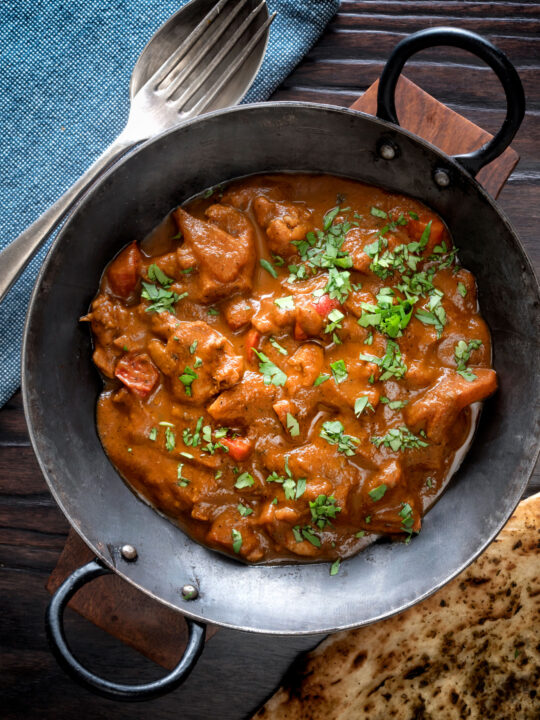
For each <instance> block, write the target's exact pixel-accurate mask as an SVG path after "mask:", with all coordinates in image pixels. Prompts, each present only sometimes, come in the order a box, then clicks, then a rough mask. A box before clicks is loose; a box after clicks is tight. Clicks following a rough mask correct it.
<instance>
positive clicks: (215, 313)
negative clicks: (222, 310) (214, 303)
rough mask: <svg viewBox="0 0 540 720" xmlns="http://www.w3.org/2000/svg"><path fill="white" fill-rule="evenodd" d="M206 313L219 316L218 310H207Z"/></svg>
mask: <svg viewBox="0 0 540 720" xmlns="http://www.w3.org/2000/svg"><path fill="white" fill-rule="evenodd" d="M206 312H207V313H208V314H209V315H219V310H217V309H216V308H208V310H207V311H206Z"/></svg>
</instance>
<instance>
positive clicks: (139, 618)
mask: <svg viewBox="0 0 540 720" xmlns="http://www.w3.org/2000/svg"><path fill="white" fill-rule="evenodd" d="M377 87H378V81H377V82H375V83H374V84H373V85H371V87H370V88H369V89H368V90H367V91H366V92H365V93H364V95H362V97H361V98H359V99H358V100H357V101H356V102H355V103H353V105H352V106H351V107H352V108H354V109H355V110H361V111H362V112H366V113H369V114H372V115H374V114H375V112H376V107H377ZM396 109H397V113H398V118H399V120H400V124H401V126H402V127H404V128H406V129H407V130H410V131H411V132H413V133H415V134H416V135H419V136H420V137H422V138H424V140H428V141H429V142H431V143H433V144H434V145H436V146H437V147H438V148H440V149H441V150H443V151H444V152H446V153H447V154H455V153H462V152H470V151H471V150H474V149H475V148H477V147H479V146H481V145H482V144H483V143H485V142H487V141H488V140H489V139H490V138H491V137H492V136H491V135H490V134H489V133H487V132H486V131H485V130H482V129H481V128H479V127H478V126H477V125H475V124H474V123H472V122H470V121H469V120H467V119H466V118H464V117H462V116H461V115H458V113H456V112H454V111H453V110H451V109H450V108H448V107H446V106H445V105H443V104H442V103H440V102H438V101H437V100H435V99H434V98H433V97H431V95H429V94H428V93H426V92H424V91H423V90H421V89H420V88H419V87H418V86H417V85H415V84H414V83H412V82H411V81H410V80H407V79H406V78H405V77H401V78H400V80H399V82H398V85H397V88H396ZM518 160H519V156H518V154H517V153H516V152H515V151H514V150H512V149H511V148H507V150H506V151H505V152H504V153H503V155H502V156H501V157H500V158H497V160H495V161H494V162H492V163H491V164H490V165H489V166H487V167H486V168H483V169H482V171H481V173H480V174H479V176H478V179H479V180H480V181H481V182H482V184H483V185H484V187H485V188H486V190H488V192H489V193H490V194H491V195H493V196H494V197H497V195H498V194H499V192H500V191H501V189H502V187H503V185H504V183H505V182H506V179H507V178H508V176H509V175H510V173H511V172H512V170H513V169H514V167H515V166H516V164H517V162H518ZM91 558H92V553H91V551H90V550H89V549H88V548H87V547H86V545H85V544H84V543H83V542H82V540H81V539H80V538H79V536H78V535H77V534H76V533H75V532H74V531H73V530H71V531H70V534H69V537H68V540H67V542H66V546H65V548H64V550H63V552H62V555H61V556H60V559H59V561H58V564H57V566H56V568H55V569H54V571H53V573H52V574H51V576H50V578H49V580H48V582H47V590H48V591H49V592H51V593H52V592H54V590H55V589H56V588H57V587H58V586H59V585H60V584H61V582H62V581H63V580H64V578H66V577H67V576H68V575H69V573H71V572H73V570H75V569H76V568H77V567H79V566H80V565H83V564H84V563H85V562H87V561H88V560H90V559H91ZM70 607H72V608H73V609H74V610H76V611H77V612H78V613H79V614H80V615H82V616H83V617H85V618H87V619H88V620H91V621H92V622H93V623H94V624H95V625H97V626H98V627H100V628H102V629H103V630H106V631H107V632H108V633H110V634H111V635H113V636H115V637H116V638H118V639H119V640H121V641H122V642H124V643H126V644H128V645H130V646H131V647H133V648H135V649H136V650H138V651H139V652H141V653H142V654H143V655H145V656H146V657H148V658H150V659H151V660H154V661H155V662H156V663H159V664H160V665H162V666H163V667H166V668H168V669H170V668H172V667H174V666H175V665H176V663H177V662H178V659H179V657H180V655H181V653H182V651H183V649H184V647H185V643H186V639H187V626H186V624H185V622H184V619H183V617H182V615H181V614H180V613H178V612H175V611H173V610H171V609H170V608H167V607H165V606H164V605H161V604H160V603H157V602H156V601H154V600H152V599H150V598H149V597H148V596H147V595H145V594H144V593H142V592H140V591H139V590H137V589H136V588H134V587H133V586H132V585H130V584H129V583H127V582H126V581H124V580H122V578H120V577H118V576H116V575H115V576H107V577H102V578H98V579H97V580H94V582H93V583H92V584H91V585H87V586H85V587H84V588H83V589H82V590H81V591H80V592H78V593H77V595H75V597H74V598H73V599H72V600H71V602H70ZM216 631H217V628H216V627H215V626H209V627H208V632H207V638H209V637H211V636H212V635H213V634H214V633H215V632H216Z"/></svg>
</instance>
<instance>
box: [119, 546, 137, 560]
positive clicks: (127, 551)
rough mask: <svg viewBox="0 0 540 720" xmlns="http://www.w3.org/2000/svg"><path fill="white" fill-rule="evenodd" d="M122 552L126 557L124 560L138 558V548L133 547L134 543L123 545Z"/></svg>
mask: <svg viewBox="0 0 540 720" xmlns="http://www.w3.org/2000/svg"><path fill="white" fill-rule="evenodd" d="M120 554H121V555H122V557H123V558H124V560H127V561H128V562H133V561H134V560H136V559H137V554H138V553H137V550H136V549H135V548H134V547H133V545H122V547H121V548H120Z"/></svg>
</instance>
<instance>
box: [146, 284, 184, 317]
mask: <svg viewBox="0 0 540 720" xmlns="http://www.w3.org/2000/svg"><path fill="white" fill-rule="evenodd" d="M186 296H187V292H186V293H182V295H178V293H175V292H173V291H172V290H166V289H165V288H163V287H158V286H157V285H151V284H150V283H147V282H143V290H142V292H141V297H142V298H144V299H145V300H149V301H150V305H149V306H148V307H147V308H146V312H155V313H162V312H171V313H173V314H176V313H175V309H174V307H173V306H174V304H175V303H177V302H178V301H179V300H181V299H182V298H184V297H186Z"/></svg>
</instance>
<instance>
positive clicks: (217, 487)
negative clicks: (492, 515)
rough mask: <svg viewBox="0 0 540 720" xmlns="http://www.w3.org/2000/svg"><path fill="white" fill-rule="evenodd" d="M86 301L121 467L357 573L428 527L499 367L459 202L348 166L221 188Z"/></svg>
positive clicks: (140, 242) (110, 440) (221, 526)
mask: <svg viewBox="0 0 540 720" xmlns="http://www.w3.org/2000/svg"><path fill="white" fill-rule="evenodd" d="M83 319H84V320H87V321H89V322H90V323H91V327H92V332H93V338H94V355H93V359H94V362H95V364H96V366H97V367H98V369H99V371H100V372H101V374H102V376H103V379H104V383H105V385H104V390H103V392H102V394H101V396H100V398H99V402H98V410H97V420H98V430H99V434H100V437H101V440H102V443H103V446H104V448H105V450H106V452H107V454H108V456H109V458H110V459H111V461H112V462H113V464H114V465H115V467H116V468H117V469H118V471H119V473H120V474H121V475H122V476H123V477H124V478H125V479H126V480H127V482H128V483H129V484H130V485H131V487H132V488H133V489H134V490H135V491H136V492H137V493H139V494H140V495H141V496H142V497H144V498H145V499H146V500H147V501H148V502H150V503H151V504H152V505H153V506H154V507H156V508H157V509H158V510H159V511H161V512H163V513H164V514H166V515H167V516H169V517H171V518H172V519H174V521H176V522H177V523H178V524H179V525H180V526H181V527H182V528H183V529H184V530H185V531H186V532H187V533H189V535H190V536H192V537H193V538H194V539H196V540H197V541H198V542H201V543H203V544H205V545H207V546H210V547H212V548H214V549H216V550H219V551H222V552H225V553H230V554H231V555H234V556H237V557H239V558H241V559H243V560H245V561H247V562H276V561H289V562H290V561H296V562H298V561H300V562H306V561H317V560H334V561H335V562H334V564H333V565H332V570H331V572H332V573H335V572H337V571H338V568H339V559H340V558H344V557H346V556H348V555H351V554H353V553H355V552H357V551H358V550H359V549H361V548H362V547H364V546H365V545H366V544H369V543H370V542H371V541H372V540H373V539H374V538H376V537H379V536H381V535H385V536H389V537H392V538H394V539H399V540H402V541H405V542H409V541H410V540H411V538H413V536H414V535H415V534H416V533H418V532H420V530H421V524H422V517H423V515H424V513H425V511H426V510H427V508H428V507H429V506H430V505H431V504H432V503H433V501H434V500H435V499H436V497H437V496H438V495H439V494H440V492H441V490H442V488H443V487H444V485H445V483H446V482H447V481H448V478H449V476H450V475H451V473H452V472H453V470H454V469H455V467H456V463H457V461H458V460H459V458H460V457H461V455H462V454H463V450H464V449H465V448H466V447H467V445H468V442H469V440H470V438H471V436H472V432H473V430H474V424H475V418H476V417H477V415H478V413H477V412H475V410H474V409H475V407H477V406H476V404H477V403H478V402H479V401H481V400H483V399H485V398H486V397H487V396H488V395H490V394H491V393H492V392H494V391H495V389H496V385H497V380H496V374H495V371H494V370H493V369H491V342H490V334H489V330H488V328H487V326H486V324H485V322H484V321H483V319H482V318H481V316H480V314H479V308H478V303H477V295H476V283H475V280H474V277H473V276H472V275H471V273H469V272H468V271H467V270H466V269H464V268H462V267H460V265H459V264H458V260H457V253H456V249H455V248H454V246H453V243H452V239H451V237H450V236H449V233H448V231H447V229H446V227H445V225H444V224H443V222H442V221H441V219H440V218H439V217H438V216H437V215H436V214H434V213H433V212H432V211H431V210H429V209H428V208H427V207H426V206H425V205H423V204H422V203H420V202H419V201H417V200H415V199H413V198H409V197H407V196H403V195H396V194H393V193H390V192H387V191H385V190H383V189H380V188H376V187H371V186H368V185H365V184H362V183H360V182H357V181H352V180H348V179H344V178H339V177H332V176H324V175H300V174H288V173H287V174H285V173H284V174H275V175H266V176H261V175H258V176H253V177H250V178H247V179H243V180H239V181H235V182H232V183H230V184H229V185H228V186H227V187H226V188H223V187H219V188H213V189H211V190H208V191H207V192H205V193H203V194H202V195H201V196H199V197H198V198H196V199H194V200H192V201H191V202H189V203H188V204H187V206H186V207H183V208H177V209H175V210H173V211H172V212H171V213H170V215H169V216H167V218H165V220H164V221H163V223H162V224H161V225H160V226H159V228H157V229H156V231H155V232H154V233H152V234H151V236H150V237H148V238H144V239H139V238H134V242H133V243H132V244H131V245H129V246H128V247H126V248H125V249H124V250H123V251H122V252H121V253H120V254H119V255H118V256H117V257H116V258H114V259H113V260H112V262H111V263H110V264H109V265H108V267H107V268H106V270H105V272H104V274H103V277H102V281H101V285H100V288H99V292H98V294H97V296H96V298H95V299H94V301H93V303H92V305H91V308H90V312H89V314H88V315H87V316H86V317H85V318H83ZM471 406H472V407H471Z"/></svg>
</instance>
